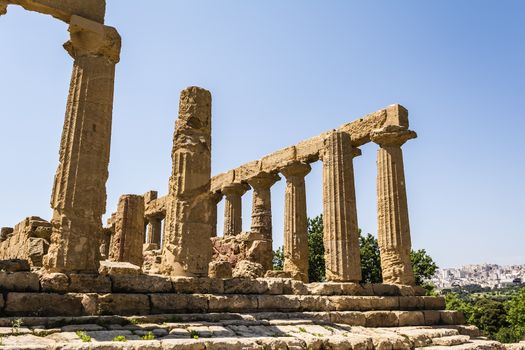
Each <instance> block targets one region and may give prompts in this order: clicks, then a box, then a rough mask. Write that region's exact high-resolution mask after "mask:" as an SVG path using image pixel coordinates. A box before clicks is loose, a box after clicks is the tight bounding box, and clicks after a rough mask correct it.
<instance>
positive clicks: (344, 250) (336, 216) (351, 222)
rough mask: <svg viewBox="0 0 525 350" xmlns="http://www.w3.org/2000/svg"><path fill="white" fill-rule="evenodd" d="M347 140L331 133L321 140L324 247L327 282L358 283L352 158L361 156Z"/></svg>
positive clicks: (358, 264)
mask: <svg viewBox="0 0 525 350" xmlns="http://www.w3.org/2000/svg"><path fill="white" fill-rule="evenodd" d="M360 154H361V151H360V150H359V149H358V148H355V147H352V144H351V141H350V136H349V135H348V134H346V133H343V132H340V131H334V132H332V133H331V134H329V135H328V136H327V137H326V138H325V140H324V149H323V150H322V151H321V154H320V158H321V160H322V161H323V223H324V234H323V243H324V249H325V263H326V279H327V280H329V281H349V282H359V281H360V280H361V257H360V251H359V228H358V225H357V209H356V199H355V184H354V167H353V158H354V157H356V156H358V155H360Z"/></svg>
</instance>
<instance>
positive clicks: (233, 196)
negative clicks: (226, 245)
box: [221, 183, 250, 236]
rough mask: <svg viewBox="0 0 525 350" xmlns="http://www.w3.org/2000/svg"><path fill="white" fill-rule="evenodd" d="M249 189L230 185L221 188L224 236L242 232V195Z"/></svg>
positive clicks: (243, 185)
mask: <svg viewBox="0 0 525 350" xmlns="http://www.w3.org/2000/svg"><path fill="white" fill-rule="evenodd" d="M249 188H250V187H249V186H248V185H246V184H244V183H231V184H228V185H225V186H223V187H222V189H221V191H222V193H223V194H224V236H236V235H238V234H239V233H241V231H242V195H243V194H245V193H246V191H247V190H248V189H249Z"/></svg>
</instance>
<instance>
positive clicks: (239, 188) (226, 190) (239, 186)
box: [221, 182, 250, 196]
mask: <svg viewBox="0 0 525 350" xmlns="http://www.w3.org/2000/svg"><path fill="white" fill-rule="evenodd" d="M249 189H250V186H249V185H248V184H246V183H243V182H242V183H241V182H232V183H230V184H227V185H224V186H222V187H221V192H222V194H223V195H225V196H232V195H238V196H242V195H243V194H245V193H246V191H248V190H249Z"/></svg>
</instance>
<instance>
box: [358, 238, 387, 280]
mask: <svg viewBox="0 0 525 350" xmlns="http://www.w3.org/2000/svg"><path fill="white" fill-rule="evenodd" d="M359 234H360V236H359V249H360V251H361V275H362V280H361V282H363V283H381V282H382V281H383V277H382V276H381V257H380V255H379V245H378V243H377V239H376V238H375V237H374V236H372V235H371V234H370V233H368V234H367V235H366V236H362V235H361V230H359Z"/></svg>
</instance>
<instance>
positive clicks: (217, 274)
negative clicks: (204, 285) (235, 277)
mask: <svg viewBox="0 0 525 350" xmlns="http://www.w3.org/2000/svg"><path fill="white" fill-rule="evenodd" d="M208 276H210V277H211V278H231V277H232V264H231V263H230V262H229V261H212V262H210V265H209V268H208Z"/></svg>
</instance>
